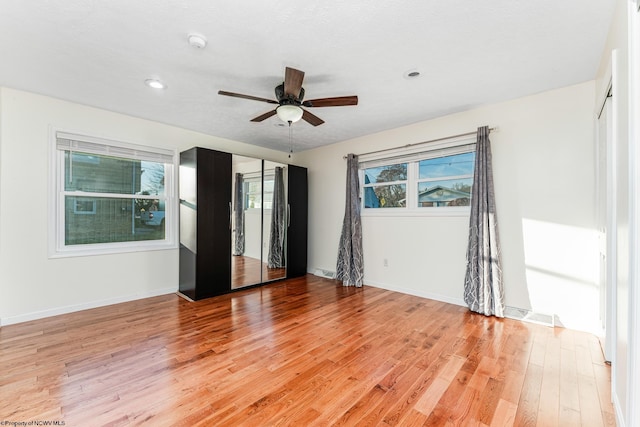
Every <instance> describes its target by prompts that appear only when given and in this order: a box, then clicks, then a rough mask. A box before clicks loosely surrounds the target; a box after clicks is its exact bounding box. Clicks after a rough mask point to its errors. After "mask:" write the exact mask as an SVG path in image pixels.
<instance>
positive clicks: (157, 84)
mask: <svg viewBox="0 0 640 427" xmlns="http://www.w3.org/2000/svg"><path fill="white" fill-rule="evenodd" d="M144 83H145V84H146V85H147V86H149V87H152V88H154V89H166V88H167V85H166V84H164V83H163V82H161V81H160V80H158V79H147V80H145V81H144Z"/></svg>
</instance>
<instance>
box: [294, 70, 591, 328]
mask: <svg viewBox="0 0 640 427" xmlns="http://www.w3.org/2000/svg"><path fill="white" fill-rule="evenodd" d="M594 91H595V88H594V82H593V81H590V82H586V83H583V84H579V85H576V86H571V87H567V88H563V89H558V90H553V91H550V92H545V93H541V94H538V95H534V96H529V97H525V98H520V99H516V100H513V101H509V102H504V103H500V104H494V105H488V106H485V107H482V108H478V109H475V110H471V111H467V112H464V113H459V114H454V115H450V116H446V117H442V118H439V119H435V120H430V121H425V122H421V123H416V124H414V125H411V126H406V127H403V128H399V129H393V130H389V131H385V132H381V133H378V134H375V135H369V136H366V137H362V138H357V139H353V140H350V141H346V142H343V143H339V144H334V145H331V146H328V147H324V148H319V149H316V150H311V151H305V152H302V153H299V154H297V155H296V160H297V161H298V162H299V163H300V164H303V165H305V166H307V167H308V168H309V212H310V214H309V228H310V230H309V241H310V245H309V264H308V267H309V271H311V272H313V271H314V269H315V268H321V269H326V270H331V271H335V263H336V256H337V247H338V240H339V236H340V230H341V226H342V218H343V215H344V200H345V196H344V194H345V189H344V187H345V170H346V161H345V160H344V159H343V156H344V155H345V154H347V153H351V152H353V153H356V154H358V153H365V152H370V151H374V150H378V149H382V148H389V147H398V146H403V145H406V144H410V143H417V142H421V141H427V140H431V139H436V138H441V137H446V136H449V135H457V134H460V133H464V132H469V131H474V130H475V129H476V128H477V127H478V126H483V125H489V126H491V127H493V126H497V127H498V128H499V129H498V131H497V132H492V133H491V135H490V139H491V142H492V150H493V166H494V180H495V191H496V199H497V200H496V203H497V216H498V224H499V229H500V239H501V243H502V254H503V270H504V282H505V299H506V303H507V305H509V306H514V307H520V308H527V309H533V310H534V311H537V312H541V313H549V314H555V315H556V316H557V318H558V320H559V321H560V322H561V323H562V324H563V325H565V326H567V327H572V328H576V329H582V330H595V329H596V328H597V325H598V291H597V288H596V285H597V271H596V266H597V263H596V260H597V251H596V250H597V246H596V243H597V240H596V233H595V209H594V203H595V191H594V180H595V178H594V176H595V174H594V134H593V128H594V125H593V123H594V122H593V111H594V96H593V94H594ZM467 226H468V216H464V217H429V218H426V217H405V218H402V219H398V218H396V217H375V218H373V217H363V234H364V237H363V240H364V257H365V259H364V261H365V284H370V285H375V286H379V287H383V288H387V289H394V290H399V291H402V292H406V293H410V294H415V295H420V296H425V297H431V298H435V299H439V300H443V301H449V302H453V303H458V304H461V305H463V304H464V303H463V300H462V295H463V280H464V274H465V253H466V239H467ZM385 258H386V259H388V264H389V266H388V267H384V266H383V260H384V259H385Z"/></svg>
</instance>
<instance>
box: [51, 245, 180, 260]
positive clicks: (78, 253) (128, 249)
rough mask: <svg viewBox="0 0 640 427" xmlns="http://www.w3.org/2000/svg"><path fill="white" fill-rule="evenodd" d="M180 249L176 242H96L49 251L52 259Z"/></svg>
mask: <svg viewBox="0 0 640 427" xmlns="http://www.w3.org/2000/svg"><path fill="white" fill-rule="evenodd" d="M171 249H178V245H177V244H175V243H167V242H158V243H154V244H144V245H141V244H139V243H134V244H131V245H122V244H118V245H109V244H96V245H77V246H75V247H67V248H64V249H58V250H53V251H51V252H50V253H49V258H50V259H55V258H73V257H83V256H95V255H112V254H123V253H132V252H150V251H164V250H171Z"/></svg>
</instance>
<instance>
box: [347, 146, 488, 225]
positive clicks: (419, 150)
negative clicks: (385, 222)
mask: <svg viewBox="0 0 640 427" xmlns="http://www.w3.org/2000/svg"><path fill="white" fill-rule="evenodd" d="M476 138H477V137H476V135H475V134H474V135H467V136H463V137H458V138H453V139H448V140H446V141H439V142H434V143H430V144H428V146H427V147H424V146H422V147H408V148H407V147H400V148H398V149H395V150H385V152H384V153H375V154H371V155H361V156H359V158H358V169H359V170H358V175H359V179H360V199H361V204H360V206H361V209H360V214H361V216H362V217H468V216H469V215H470V213H471V206H439V207H418V206H417V191H418V187H417V185H418V182H422V181H425V180H419V179H418V176H419V171H418V165H417V162H418V161H419V160H425V159H429V158H435V157H443V156H447V155H454V154H462V153H468V152H472V151H475V144H476ZM398 163H407V180H406V181H398V182H399V183H405V182H406V184H407V202H408V203H407V206H406V207H398V208H366V209H365V207H364V189H365V186H364V169H365V168H369V167H375V166H382V165H392V164H398ZM454 178H455V177H454ZM472 178H473V176H472ZM384 184H385V185H386V184H393V183H384ZM381 185H382V183H381Z"/></svg>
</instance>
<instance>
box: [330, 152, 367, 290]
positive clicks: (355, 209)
mask: <svg viewBox="0 0 640 427" xmlns="http://www.w3.org/2000/svg"><path fill="white" fill-rule="evenodd" d="M359 187H360V184H359V180H358V156H356V155H355V154H349V155H347V192H346V203H345V210H344V220H343V223H342V234H341V236H340V245H339V247H338V261H337V265H336V279H338V280H342V284H343V285H344V286H356V287H361V286H362V282H363V278H364V263H363V256H362V223H361V219H360V188H359Z"/></svg>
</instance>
